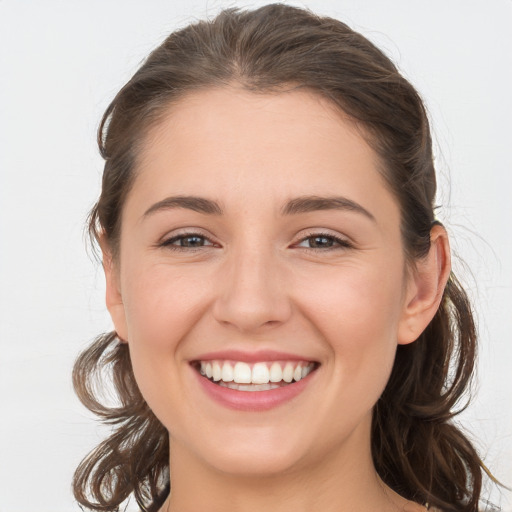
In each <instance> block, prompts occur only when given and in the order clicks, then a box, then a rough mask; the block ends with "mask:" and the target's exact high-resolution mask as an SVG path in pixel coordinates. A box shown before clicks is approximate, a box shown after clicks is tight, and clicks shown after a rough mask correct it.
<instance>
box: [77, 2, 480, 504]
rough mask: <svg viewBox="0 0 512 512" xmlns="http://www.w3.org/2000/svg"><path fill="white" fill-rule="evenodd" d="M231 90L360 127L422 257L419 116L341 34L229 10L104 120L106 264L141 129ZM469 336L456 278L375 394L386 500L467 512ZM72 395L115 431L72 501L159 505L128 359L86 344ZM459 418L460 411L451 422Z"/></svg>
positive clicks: (342, 29)
mask: <svg viewBox="0 0 512 512" xmlns="http://www.w3.org/2000/svg"><path fill="white" fill-rule="evenodd" d="M233 83H236V84H238V85H239V86H241V87H243V88H245V89H246V90H249V91H253V92H255V93H269V92H273V91H278V90H282V89H283V87H289V88H290V89H291V88H305V89H308V90H311V91H313V92H315V93H316V94H319V95H321V96H323V97H325V98H328V99H329V100H330V101H331V102H332V103H333V104H334V105H335V106H337V107H338V108H339V109H340V110H341V111H342V112H344V113H345V114H348V115H349V116H350V117H351V118H352V119H353V120H354V121H355V122H356V123H357V124H358V125H359V126H360V127H361V128H362V131H363V132H364V135H365V137H366V138H367V140H368V142H369V144H370V145H371V146H372V147H373V149H374V150H375V151H376V152H377V154H378V155H379V156H380V160H381V162H382V165H381V167H382V169H381V171H382V173H383V175H384V177H385V178H386V180H387V183H388V185H389V187H390V189H391V190H392V191H393V193H394V195H395V197H396V199H397V201H398V202H399V205H400V208H401V219H402V227H401V229H402V236H403V243H404V248H405V251H406V254H407V256H408V260H409V261H410V262H411V264H414V260H415V259H417V258H421V257H422V256H424V255H425V254H426V253H427V252H428V250H429V246H430V231H431V228H432V226H433V224H434V223H435V222H436V221H435V219H434V213H433V211H434V206H433V205H434V199H435V192H436V179H435V170H434V166H433V155H432V143H431V136H430V129H429V123H428V119H427V114H426V111H425V108H424V106H423V103H422V101H421V99H420V97H419V95H418V93H417V92H416V91H415V89H414V88H413V87H412V86H411V84H410V83H409V82H408V81H407V80H405V78H404V77H403V76H401V75H400V73H399V72H398V70H397V69H396V67H395V66H394V65H393V63H392V62H391V61H390V60H389V59H388V58H387V57H386V56H385V55H384V54H383V53H382V52H381V51H380V50H379V49H377V48H376V47H375V46H374V45H373V44H372V43H370V42H369V41H368V40H367V39H366V38H365V37H363V36H362V35H361V34H359V33H357V32H354V31H353V30H351V29H350V28H349V27H348V26H347V25H345V24H344V23H342V22H340V21H337V20H335V19H331V18H328V17H319V16H316V15H315V14H313V13H311V12H309V11H307V10H303V9H299V8H295V7H291V6H286V5H282V4H271V5H267V6H265V7H262V8H259V9H256V10H252V11H241V10H239V9H227V10H224V11H222V12H221V13H220V14H219V15H218V16H217V17H215V19H213V20H211V21H200V22H197V23H195V24H192V25H190V26H187V27H186V28H184V29H181V30H178V31H176V32H174V33H172V34H171V35H170V36H169V37H168V38H167V39H166V40H165V41H164V42H163V43H162V44H161V45H160V46H159V47H158V48H157V49H156V50H154V51H153V52H152V53H151V54H150V55H149V57H148V58H147V60H146V61H145V62H144V64H143V65H142V67H141V68H140V69H139V70H138V71H137V72H136V73H135V75H134V76H133V77H132V78H131V80H130V81H129V82H128V83H127V84H126V85H125V86H124V87H123V88H122V89H121V90H120V91H119V93H118V94H117V96H116V97H115V98H114V100H113V101H112V103H111V104H110V105H109V107H108V108H107V110H106V112H105V114H104V116H103V119H102V122H101V125H100V128H99V134H98V143H99V147H100V151H101V154H102V156H103V158H104V159H105V169H104V174H103V185H102V192H101V196H100V198H99V201H98V202H97V204H96V205H95V206H94V208H93V209H92V211H91V214H90V218H89V232H90V235H91V237H92V238H93V239H95V240H98V237H99V235H100V234H102V235H104V236H105V237H106V239H107V240H108V242H109V244H110V246H111V249H112V251H113V254H114V256H116V254H117V248H118V243H119V232H120V220H121V210H122V207H123V204H124V201H125V198H126V195H127V193H128V192H129V190H130V188H131V186H132V183H133V179H134V175H135V172H136V158H137V155H138V152H139V151H140V148H141V146H142V144H143V138H144V135H145V134H146V133H147V130H148V129H149V128H150V127H151V126H153V125H154V124H156V123H158V121H159V119H161V118H162V116H163V115H165V113H166V112H167V111H168V107H169V105H170V104H171V103H173V102H176V101H179V99H180V98H181V97H182V96H183V95H184V94H187V93H190V92H193V91H194V90H198V89H201V88H207V87H216V86H225V85H227V84H233ZM475 352H476V332H475V325H474V321H473V316H472V312H471V307H470V304H469V302H468V299H467V297H466V295H465V292H464V291H463V290H462V288H461V287H460V285H459V283H458V281H457V279H456V278H455V276H454V275H451V277H450V280H449V282H448V285H447V286H446V289H445V291H444V297H443V300H442V304H441V306H440V308H439V310H438V311H437V313H436V315H435V317H434V319H433V320H432V322H431V323H430V325H429V326H428V327H427V329H426V330H425V331H424V332H423V334H422V335H421V336H420V337H419V339H418V340H417V341H416V342H415V343H412V344H410V345H405V346H399V347H398V351H397V355H396V361H395V364H394V367H393V371H392V374H391V377H390V379H389V382H388V384H387V387H386V389H385V391H384V393H383V394H382V396H381V398H380V399H379V401H378V403H377V404H376V406H375V408H374V415H373V431H372V454H373V460H374V464H375V467H376V469H377V471H378V473H379V475H380V477H381V478H382V480H383V481H384V482H385V483H386V484H388V485H389V486H390V487H391V488H392V489H394V490H395V491H396V492H397V493H399V494H400V495H402V496H403V497H405V498H408V499H410V500H413V501H416V502H418V503H427V502H428V503H429V504H430V505H431V506H435V507H439V508H441V509H443V510H444V511H446V512H448V511H467V512H470V511H476V510H477V509H478V501H479V496H480V492H481V485H482V471H485V472H487V470H486V468H485V466H484V465H483V463H482V462H481V460H480V459H479V457H478V455H477V453H476V452H475V449H474V448H473V446H472V444H471V442H470V441H469V440H468V438H467V437H466V436H465V435H464V434H463V432H462V431H461V430H460V429H459V428H458V427H457V425H456V424H455V423H454V421H453V417H454V416H455V415H456V414H457V413H458V412H459V411H460V409H462V408H464V406H460V405H459V402H460V400H461V398H463V397H464V396H465V392H466V390H467V388H468V385H469V384H470V381H471V376H472V374H473V367H474V362H475ZM105 370H108V371H109V372H111V376H112V379H113V384H114V388H115V390H116V392H117V395H118V398H119V401H120V404H119V405H118V406H117V407H108V406H105V405H103V404H102V403H101V402H100V400H99V398H98V394H99V393H98V388H100V389H101V382H100V383H99V382H98V379H99V378H100V377H101V376H104V375H105ZM73 379H74V385H75V389H76V392H77V394H78V396H79V397H80V399H81V400H82V402H83V403H84V404H85V406H86V407H87V408H88V409H90V410H91V411H93V412H94V413H96V414H98V415H99V416H100V417H101V418H103V420H104V421H105V422H107V423H109V424H111V425H112V427H113V433H112V435H111V436H110V437H109V438H108V439H106V440H105V441H103V442H102V443H101V444H100V445H99V446H98V447H97V448H96V449H95V450H94V451H92V452H91V453H90V454H89V455H88V456H87V457H86V458H85V459H84V460H83V461H82V463H81V464H80V465H79V467H78V469H77V470H76V472H75V476H74V481H73V487H74V493H75V497H76V499H77V500H78V501H79V503H81V504H82V505H85V506H86V507H89V508H91V509H94V510H106V511H111V510H116V509H117V507H118V506H119V505H120V504H121V503H122V502H123V501H124V500H125V499H126V498H127V497H128V496H129V495H130V494H131V493H133V494H134V496H135V499H136V500H137V503H138V504H139V506H140V507H141V508H142V509H143V510H157V508H158V507H159V506H160V504H161V503H162V502H163V501H164V499H165V498H166V496H167V494H168V492H169V488H170V483H169V480H168V479H169V476H168V456H169V452H168V433H167V431H166V429H165V428H164V427H163V425H162V424H161V423H160V422H159V421H158V420H157V418H156V417H155V416H154V415H153V413H152V412H151V410H150V409H149V407H148V406H147V404H146V402H145V401H144V399H143V397H142V395H141V394H140V391H139V389H138V387H137V384H136V382H135V378H134V375H133V371H132V367H131V363H130V356H129V347H128V345H127V344H120V343H119V340H118V339H117V338H116V335H115V333H109V334H106V335H103V336H100V337H98V338H97V340H96V341H95V342H94V344H93V345H92V346H91V347H90V348H88V349H87V350H86V351H84V352H83V353H82V354H81V355H80V357H79V358H78V359H77V361H76V364H75V367H74V373H73ZM457 407H458V409H457Z"/></svg>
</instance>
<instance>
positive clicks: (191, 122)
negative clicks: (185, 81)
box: [134, 87, 396, 208]
mask: <svg viewBox="0 0 512 512" xmlns="http://www.w3.org/2000/svg"><path fill="white" fill-rule="evenodd" d="M142 147H143V150H142V152H141V154H140V155H139V159H138V164H137V174H138V176H137V179H136V182H135V186H134V189H138V194H139V195H141V194H142V195H144V196H145V201H146V202H150V201H156V200H158V199H159V196H162V197H164V196H165V195H179V194H183V195H187V194H195V195H197V194H198V193H201V194H202V195H205V196H209V197H211V198H215V199H217V200H219V201H220V202H221V203H226V204H227V205H228V204H229V203H230V202H232V203H233V204H235V203H237V202H240V201H241V200H244V201H246V200H247V199H250V198H251V197H253V198H255V200H261V198H265V200H266V202H267V203H275V205H276V208H277V204H278V203H282V202H283V201H285V200H286V199H289V198H290V197H294V196H298V195H303V194H309V195H321V196H325V195H329V194H331V195H332V194H333V193H339V194H343V195H350V196H351V199H353V200H355V201H358V202H362V203H366V204H371V203H376V202H379V201H382V199H383V198H384V199H385V200H386V201H387V203H390V202H391V207H393V205H394V199H393V198H392V196H391V194H390V193H389V192H388V190H387V186H386V183H385V181H384V179H383V178H382V176H381V173H380V172H379V170H378V169H379V165H380V162H379V159H378V157H377V155H376V153H375V152H374V151H373V150H372V148H371V147H370V146H369V145H368V144H367V142H366V141H365V139H364V138H363V136H362V135H361V132H360V130H359V129H358V128H357V126H356V124H355V123H354V122H353V121H352V120H351V119H349V118H348V117H347V116H346V115H344V114H343V113H342V112H341V111H340V110H339V109H337V108H336V107H334V106H333V104H332V103H331V102H329V101H328V100H327V99H325V98H323V97H321V96H320V95H318V94H315V93H312V92H310V91H305V90H294V91H289V92H280V93H273V94H255V93H252V92H248V91H245V90H242V89H239V88H234V87H224V88H218V89H207V90H202V91H198V92H194V93H190V94H188V95H187V96H186V97H184V98H183V99H181V100H180V101H179V102H178V103H176V104H174V105H172V106H171V107H169V109H168V111H167V113H166V115H165V116H164V117H163V118H162V120H161V121H160V122H159V123H158V124H157V125H156V126H154V127H153V128H152V129H151V130H150V131H149V132H148V134H147V135H146V138H145V141H144V144H143V146H142ZM261 206H263V205H261ZM384 206H388V207H389V206H390V205H389V204H387V205H384ZM395 206H396V205H395Z"/></svg>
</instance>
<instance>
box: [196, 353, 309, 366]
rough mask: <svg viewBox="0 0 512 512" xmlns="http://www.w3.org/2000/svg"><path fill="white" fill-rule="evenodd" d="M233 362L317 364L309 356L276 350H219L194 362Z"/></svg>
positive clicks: (206, 354) (199, 357)
mask: <svg viewBox="0 0 512 512" xmlns="http://www.w3.org/2000/svg"><path fill="white" fill-rule="evenodd" d="M214 360H231V361H243V362H246V363H256V362H258V361H311V362H317V361H316V360H315V359H312V358H311V357H309V356H305V355H299V354H291V353H289V352H278V351H276V350H257V351H255V352H247V351H244V350H218V351H215V352H208V353H205V354H201V355H200V356H198V357H196V358H194V361H214Z"/></svg>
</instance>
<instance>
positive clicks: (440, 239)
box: [398, 224, 451, 345]
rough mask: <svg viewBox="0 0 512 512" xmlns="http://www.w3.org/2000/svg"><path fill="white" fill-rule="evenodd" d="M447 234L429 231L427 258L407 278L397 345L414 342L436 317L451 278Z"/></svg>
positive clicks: (440, 229) (435, 229) (439, 227)
mask: <svg viewBox="0 0 512 512" xmlns="http://www.w3.org/2000/svg"><path fill="white" fill-rule="evenodd" d="M450 271H451V258H450V244H449V241H448V233H447V232H446V229H445V228H444V227H443V226H442V225H441V224H436V225H434V226H433V227H432V229H431V230H430V249H429V251H428V254H427V255H426V256H424V257H422V258H421V259H419V260H418V261H416V262H415V267H414V269H413V270H412V271H411V272H410V275H409V277H408V281H409V282H408V284H407V292H406V297H405V302H404V306H403V311H402V317H401V319H400V324H399V327H398V344H399V345H406V344H408V343H412V342H413V341H415V340H416V339H417V338H418V337H419V336H420V334H421V333H422V332H423V331H424V330H425V328H426V327H427V325H428V324H429V323H430V321H431V320H432V318H434V315H435V314H436V312H437V310H438V308H439V304H440V303H441V299H442V298H443V292H444V289H445V286H446V283H447V282H448V278H449V277H450Z"/></svg>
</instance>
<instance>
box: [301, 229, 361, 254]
mask: <svg viewBox="0 0 512 512" xmlns="http://www.w3.org/2000/svg"><path fill="white" fill-rule="evenodd" d="M297 247H303V248H305V249H309V250H323V251H329V250H336V249H347V248H349V247H352V245H351V243H350V242H349V241H348V240H345V239H343V238H340V237H337V236H334V235H331V234H328V233H311V234H310V235H309V236H307V237H306V238H303V239H302V240H301V241H300V242H299V243H298V244H297Z"/></svg>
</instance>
